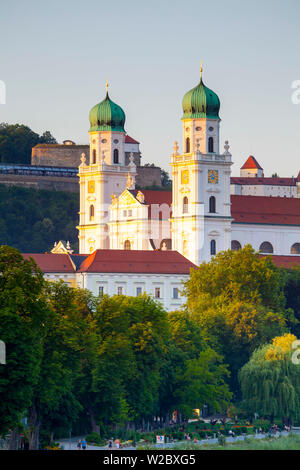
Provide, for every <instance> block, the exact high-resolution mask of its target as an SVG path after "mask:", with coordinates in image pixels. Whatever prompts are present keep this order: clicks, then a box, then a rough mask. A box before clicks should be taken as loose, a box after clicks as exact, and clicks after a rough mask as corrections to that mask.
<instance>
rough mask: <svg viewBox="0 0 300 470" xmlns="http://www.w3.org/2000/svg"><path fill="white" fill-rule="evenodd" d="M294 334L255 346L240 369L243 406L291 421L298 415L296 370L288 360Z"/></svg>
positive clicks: (299, 375)
mask: <svg viewBox="0 0 300 470" xmlns="http://www.w3.org/2000/svg"><path fill="white" fill-rule="evenodd" d="M295 340H296V337H295V336H293V335H291V334H285V335H283V336H281V337H276V338H274V339H273V341H272V344H267V345H265V346H262V347H261V348H259V349H257V350H256V351H255V352H254V353H253V354H252V356H251V359H250V361H249V362H248V363H247V364H245V365H244V367H243V368H242V369H241V371H240V374H239V378H240V382H241V389H242V393H243V399H244V406H245V407H246V409H247V410H248V411H249V412H251V413H255V412H256V413H259V415H261V416H270V417H271V419H272V420H273V418H274V417H277V418H282V419H283V420H284V421H286V422H288V423H291V422H292V421H293V420H294V419H298V418H299V410H300V369H299V365H297V364H294V363H293V361H292V352H293V351H292V347H291V345H292V343H293V341H295Z"/></svg>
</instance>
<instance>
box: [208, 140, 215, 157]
mask: <svg viewBox="0 0 300 470" xmlns="http://www.w3.org/2000/svg"><path fill="white" fill-rule="evenodd" d="M208 152H209V153H213V152H214V139H213V137H209V139H208Z"/></svg>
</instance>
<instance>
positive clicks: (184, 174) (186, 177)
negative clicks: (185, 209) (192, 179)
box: [181, 170, 189, 184]
mask: <svg viewBox="0 0 300 470" xmlns="http://www.w3.org/2000/svg"><path fill="white" fill-rule="evenodd" d="M188 182H189V172H188V170H184V171H182V172H181V184H188Z"/></svg>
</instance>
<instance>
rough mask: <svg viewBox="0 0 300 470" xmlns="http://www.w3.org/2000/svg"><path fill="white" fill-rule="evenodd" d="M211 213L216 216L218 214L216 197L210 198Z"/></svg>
mask: <svg viewBox="0 0 300 470" xmlns="http://www.w3.org/2000/svg"><path fill="white" fill-rule="evenodd" d="M209 212H210V213H211V214H214V213H215V212H216V198H215V196H210V198H209Z"/></svg>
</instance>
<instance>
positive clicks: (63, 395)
mask: <svg viewBox="0 0 300 470" xmlns="http://www.w3.org/2000/svg"><path fill="white" fill-rule="evenodd" d="M45 290H46V294H47V300H48V306H49V312H50V313H49V315H48V318H47V321H45V324H44V338H43V342H42V347H43V358H42V362H41V368H40V373H39V377H38V383H37V386H36V387H35V390H34V394H33V398H32V403H31V406H30V409H29V426H30V441H29V444H30V448H31V449H37V448H38V447H39V432H40V428H41V425H43V426H44V427H45V428H48V431H49V435H51V434H53V432H54V430H55V428H56V427H58V426H61V427H63V426H66V427H67V429H66V430H68V429H70V427H71V426H72V423H74V422H75V421H76V419H77V417H78V414H79V412H80V411H81V409H82V405H81V403H80V401H79V395H77V393H76V381H77V380H78V379H79V378H80V377H81V374H82V367H83V364H84V362H85V360H86V347H87V344H88V342H89V341H91V331H92V312H91V309H92V303H93V299H92V296H91V294H90V293H88V292H86V291H81V290H80V289H72V288H69V287H68V286H67V285H65V284H64V283H63V282H62V281H60V282H58V283H53V282H51V283H47V284H46V289H45ZM66 404H68V406H67V405H66ZM70 405H72V406H70ZM62 409H63V410H64V411H63V412H64V416H63V419H62V418H60V419H58V417H59V414H60V412H61V411H62Z"/></svg>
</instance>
